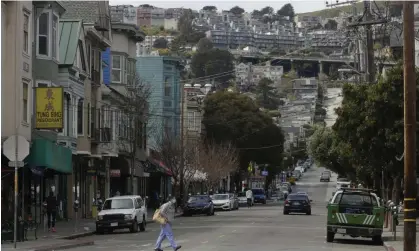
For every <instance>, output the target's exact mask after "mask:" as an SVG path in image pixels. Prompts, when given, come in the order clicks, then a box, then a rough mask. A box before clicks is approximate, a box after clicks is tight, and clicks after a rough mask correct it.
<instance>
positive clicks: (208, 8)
mask: <svg viewBox="0 0 419 251" xmlns="http://www.w3.org/2000/svg"><path fill="white" fill-rule="evenodd" d="M202 9H203V10H205V11H217V7H215V6H212V5H210V6H204V8H202Z"/></svg>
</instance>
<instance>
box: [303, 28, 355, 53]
mask: <svg viewBox="0 0 419 251" xmlns="http://www.w3.org/2000/svg"><path fill="white" fill-rule="evenodd" d="M306 40H307V44H308V45H310V47H312V48H332V49H342V48H343V47H344V46H345V45H347V44H348V42H349V38H348V37H347V36H346V34H344V33H342V32H339V31H333V30H317V31H312V32H307V33H306Z"/></svg>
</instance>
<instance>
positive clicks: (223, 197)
mask: <svg viewBox="0 0 419 251" xmlns="http://www.w3.org/2000/svg"><path fill="white" fill-rule="evenodd" d="M212 199H213V200H228V195H227V194H216V195H214V196H213V197H212Z"/></svg>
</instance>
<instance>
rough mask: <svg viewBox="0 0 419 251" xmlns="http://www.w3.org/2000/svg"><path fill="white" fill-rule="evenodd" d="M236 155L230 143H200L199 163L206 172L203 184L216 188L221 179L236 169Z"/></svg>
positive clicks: (208, 187)
mask: <svg viewBox="0 0 419 251" xmlns="http://www.w3.org/2000/svg"><path fill="white" fill-rule="evenodd" d="M237 156H238V155H237V150H236V149H235V147H234V146H233V145H231V144H223V145H220V144H215V143H211V144H208V145H201V149H200V154H199V158H200V161H199V163H200V167H201V168H202V171H203V172H204V173H205V174H206V178H205V184H206V186H207V189H208V190H210V189H214V188H216V187H217V186H218V185H219V182H220V180H221V179H223V178H224V177H226V176H227V175H229V174H230V173H231V172H233V171H235V170H236V169H237V167H238V157H237Z"/></svg>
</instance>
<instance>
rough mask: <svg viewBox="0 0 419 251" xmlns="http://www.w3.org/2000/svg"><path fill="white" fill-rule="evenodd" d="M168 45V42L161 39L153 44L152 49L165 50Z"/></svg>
mask: <svg viewBox="0 0 419 251" xmlns="http://www.w3.org/2000/svg"><path fill="white" fill-rule="evenodd" d="M168 45H169V42H168V41H167V40H166V39H165V38H163V37H160V38H157V39H156V40H154V43H153V47H154V48H156V49H167V48H168Z"/></svg>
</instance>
